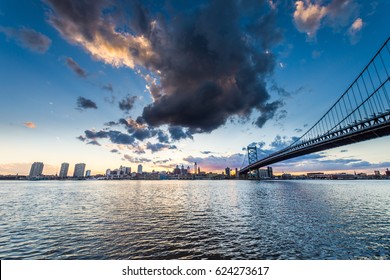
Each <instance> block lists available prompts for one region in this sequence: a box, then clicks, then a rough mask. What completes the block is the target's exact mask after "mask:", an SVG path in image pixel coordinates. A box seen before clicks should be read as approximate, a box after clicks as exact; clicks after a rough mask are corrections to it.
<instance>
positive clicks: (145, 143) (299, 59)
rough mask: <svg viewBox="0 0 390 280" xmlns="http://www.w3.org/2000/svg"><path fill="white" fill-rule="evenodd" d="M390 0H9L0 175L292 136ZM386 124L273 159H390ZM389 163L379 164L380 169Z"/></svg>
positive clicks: (337, 166)
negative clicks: (359, 137) (334, 144)
mask: <svg viewBox="0 0 390 280" xmlns="http://www.w3.org/2000/svg"><path fill="white" fill-rule="evenodd" d="M389 10H390V2H389V1H386V0H381V1H379V0H377V1H354V0H329V1H325V0H324V1H320V0H318V1H315V0H304V1H288V0H287V1H282V0H280V1H277V0H273V1H272V0H268V1H265V0H264V1H262V0H256V1H255V0H241V1H230V0H223V1H222V0H219V1H218V0H216V1H173V0H172V1H119V0H118V1H115V0H96V1H79V0H66V1H65V0H42V1H27V0H23V1H0V77H1V78H0V96H1V103H0V130H1V134H0V174H3V175H6V174H16V173H19V174H28V172H29V169H30V166H31V164H32V163H33V162H36V161H39V162H44V164H45V167H44V174H56V173H58V172H59V169H60V165H61V163H62V162H68V163H69V164H70V174H72V173H71V172H73V166H74V164H76V163H79V162H83V163H86V165H87V168H86V169H90V170H91V171H92V174H99V173H100V174H103V173H105V170H106V169H108V168H110V169H115V168H118V167H119V166H121V165H123V166H129V167H131V168H132V170H136V168H137V166H138V164H142V165H143V167H144V168H143V169H144V170H145V171H152V170H157V171H169V170H172V169H173V168H174V167H175V166H176V165H184V166H185V167H187V166H190V167H192V166H193V164H194V163H195V162H197V164H198V166H199V167H200V168H201V170H203V171H207V172H209V171H217V172H221V171H222V170H224V169H225V167H230V168H232V169H234V168H238V169H240V168H241V167H243V165H245V164H246V163H247V159H246V147H247V146H248V145H249V144H256V145H257V147H258V153H259V156H260V157H262V156H266V155H268V154H270V153H272V152H276V151H277V150H279V149H281V148H283V147H286V146H287V145H289V144H290V143H291V141H292V139H294V138H295V137H299V136H301V135H302V134H303V133H304V132H305V131H306V130H307V129H308V128H309V127H310V126H311V125H313V124H314V123H315V122H316V121H317V120H318V119H319V118H320V117H321V116H322V115H323V114H324V113H325V112H326V111H327V110H328V109H329V108H330V107H331V106H332V104H333V103H334V102H335V101H336V100H337V99H338V97H339V96H340V95H341V94H342V93H343V92H344V91H345V90H346V89H347V88H348V86H349V85H350V84H351V83H352V82H353V80H354V79H355V78H356V77H357V75H358V74H359V73H360V72H361V71H362V70H363V68H364V67H365V66H366V64H367V63H368V62H369V61H370V59H371V58H372V57H373V55H374V54H375V53H376V52H377V50H378V49H379V48H380V47H381V45H382V44H383V43H384V42H385V41H386V39H387V38H388V36H389V30H390V28H389V27H390V22H389V21H388V14H387V11H389ZM389 140H390V137H389V136H387V137H382V138H379V139H375V140H370V141H366V142H361V143H357V144H354V145H348V146H344V147H340V148H336V149H332V150H327V151H323V152H319V153H315V154H311V155H307V156H303V157H298V158H295V159H291V160H288V161H285V162H281V163H277V164H274V165H272V167H273V169H274V171H275V173H283V172H285V173H305V172H315V171H322V172H336V171H337V172H344V171H349V172H350V171H357V172H369V173H373V170H382V171H384V170H385V169H386V168H390V158H389V153H388V152H386V151H387V149H388V144H389ZM382 173H383V172H382Z"/></svg>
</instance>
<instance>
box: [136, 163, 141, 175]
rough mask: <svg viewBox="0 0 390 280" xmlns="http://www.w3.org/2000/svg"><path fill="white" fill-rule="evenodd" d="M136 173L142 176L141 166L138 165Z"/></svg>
mask: <svg viewBox="0 0 390 280" xmlns="http://www.w3.org/2000/svg"><path fill="white" fill-rule="evenodd" d="M137 173H139V174H142V164H139V165H138V170H137Z"/></svg>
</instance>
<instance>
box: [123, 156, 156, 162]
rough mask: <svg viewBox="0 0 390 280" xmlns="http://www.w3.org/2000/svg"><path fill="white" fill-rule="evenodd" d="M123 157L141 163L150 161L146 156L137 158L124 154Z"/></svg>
mask: <svg viewBox="0 0 390 280" xmlns="http://www.w3.org/2000/svg"><path fill="white" fill-rule="evenodd" d="M123 158H124V160H128V161H130V162H132V163H143V162H151V161H152V160H150V159H148V158H137V157H132V156H129V155H124V156H123Z"/></svg>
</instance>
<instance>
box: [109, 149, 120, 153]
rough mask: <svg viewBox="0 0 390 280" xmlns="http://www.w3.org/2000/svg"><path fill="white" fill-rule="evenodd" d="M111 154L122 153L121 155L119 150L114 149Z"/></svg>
mask: <svg viewBox="0 0 390 280" xmlns="http://www.w3.org/2000/svg"><path fill="white" fill-rule="evenodd" d="M110 152H111V153H114V154H120V153H119V150H117V149H112V150H111V151H110Z"/></svg>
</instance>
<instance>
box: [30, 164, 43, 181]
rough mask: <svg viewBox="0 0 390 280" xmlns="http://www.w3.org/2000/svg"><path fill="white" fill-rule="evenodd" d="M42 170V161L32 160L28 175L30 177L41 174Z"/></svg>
mask: <svg viewBox="0 0 390 280" xmlns="http://www.w3.org/2000/svg"><path fill="white" fill-rule="evenodd" d="M42 171H43V162H34V163H33V164H32V165H31V169H30V175H29V176H30V178H31V177H38V176H42Z"/></svg>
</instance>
